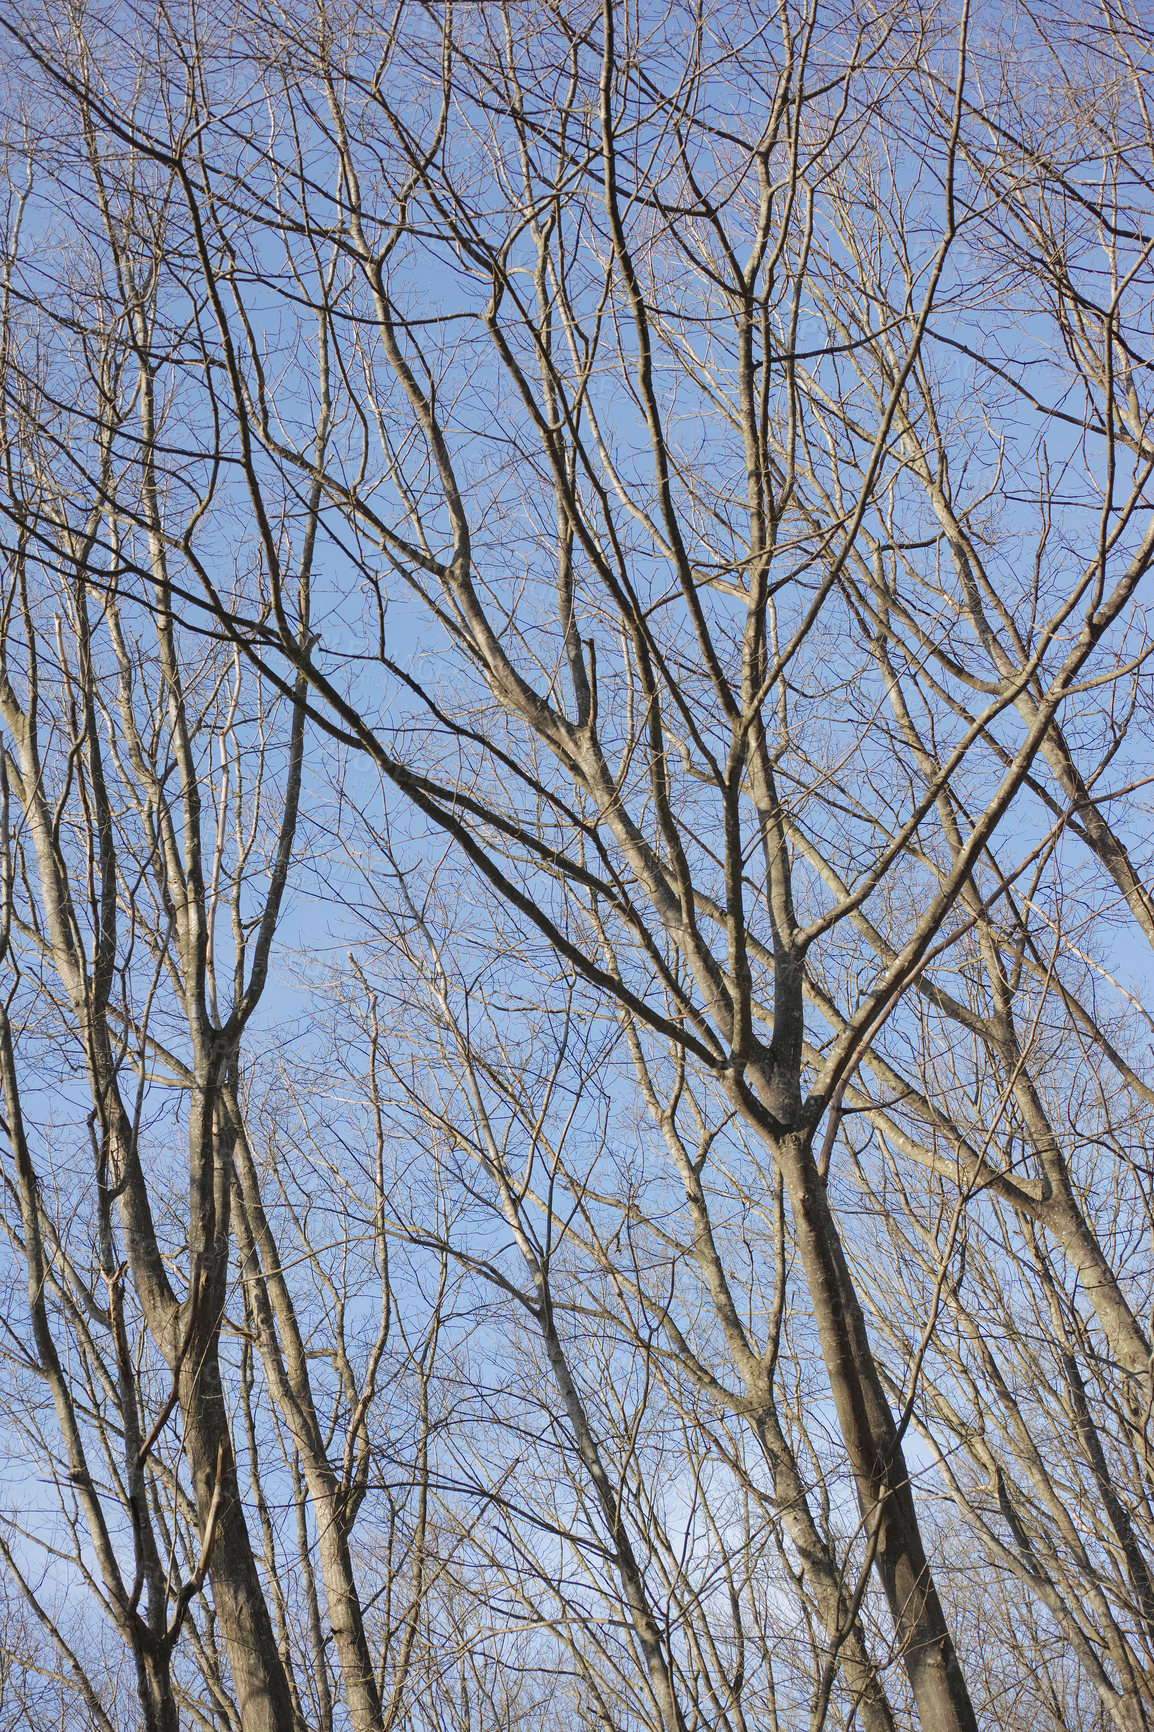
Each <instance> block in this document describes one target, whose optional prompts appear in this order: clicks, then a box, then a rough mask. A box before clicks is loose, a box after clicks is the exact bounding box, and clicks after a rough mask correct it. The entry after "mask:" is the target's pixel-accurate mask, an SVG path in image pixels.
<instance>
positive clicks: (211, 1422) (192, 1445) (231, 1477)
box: [180, 1340, 298, 1732]
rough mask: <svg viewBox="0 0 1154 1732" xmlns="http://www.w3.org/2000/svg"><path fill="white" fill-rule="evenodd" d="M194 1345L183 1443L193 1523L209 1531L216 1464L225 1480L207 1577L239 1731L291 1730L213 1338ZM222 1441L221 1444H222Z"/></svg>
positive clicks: (185, 1379) (184, 1379)
mask: <svg viewBox="0 0 1154 1732" xmlns="http://www.w3.org/2000/svg"><path fill="white" fill-rule="evenodd" d="M197 1345H199V1344H194V1351H191V1352H190V1353H189V1355H188V1358H187V1360H186V1365H187V1366H188V1367H189V1369H188V1370H187V1371H186V1372H184V1373H182V1376H181V1392H180V1394H181V1402H180V1405H181V1413H182V1417H183V1421H184V1441H185V1448H186V1450H187V1452H188V1460H189V1466H190V1468H191V1470H192V1475H193V1480H194V1483H195V1488H196V1516H197V1526H198V1528H199V1531H200V1534H201V1538H202V1540H203V1538H204V1535H205V1533H206V1531H207V1529H208V1524H209V1519H210V1512H211V1510H212V1503H213V1496H214V1494H215V1493H216V1482H217V1468H218V1463H221V1462H223V1464H224V1465H223V1475H224V1483H223V1486H222V1489H221V1494H220V1498H219V1507H218V1512H217V1520H216V1530H215V1535H214V1538H213V1543H212V1550H211V1553H210V1556H209V1565H208V1579H209V1582H210V1584H211V1586H212V1599H213V1605H214V1606H215V1608H216V1615H217V1619H218V1621H219V1625H220V1631H221V1635H222V1637H223V1639H224V1644H225V1649H226V1652H227V1654H228V1663H229V1667H230V1670H231V1672H232V1682H233V1688H234V1690H235V1692H236V1700H237V1706H238V1708H239V1709H240V1724H241V1729H242V1732H296V1729H297V1726H298V1721H297V1717H296V1713H295V1711H294V1708H293V1701H292V1694H291V1692H290V1690H289V1682H288V1675H287V1673H286V1672H285V1668H284V1663H283V1661H282V1659H281V1655H280V1651H279V1649H278V1648H277V1642H276V1635H275V1632H274V1630H273V1625H272V1618H271V1617H270V1615H269V1609H268V1603H267V1601H266V1599H265V1593H264V1587H263V1585H262V1583H261V1579H260V1574H259V1572H258V1570H257V1567H256V1559H255V1557H254V1556H253V1551H252V1545H251V1543H250V1541H249V1534H248V1527H247V1524H246V1522H245V1518H244V1510H243V1508H242V1506H241V1502H240V1496H239V1492H238V1489H237V1483H236V1474H235V1471H234V1468H233V1458H232V1444H231V1439H230V1437H229V1435H228V1426H227V1416H226V1413H225V1408H224V1401H223V1399H222V1396H221V1386H220V1373H219V1369H218V1364H217V1354H216V1344H215V1340H210V1341H209V1342H207V1343H205V1344H204V1346H203V1351H201V1352H196V1351H195V1347H196V1346H197ZM222 1440H223V1441H224V1450H223V1452H222V1450H221V1443H222Z"/></svg>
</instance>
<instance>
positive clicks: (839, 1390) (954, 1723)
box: [781, 1145, 978, 1732]
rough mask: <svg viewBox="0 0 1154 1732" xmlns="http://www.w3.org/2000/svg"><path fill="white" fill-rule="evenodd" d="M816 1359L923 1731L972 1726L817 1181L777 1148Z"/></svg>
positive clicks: (953, 1731) (890, 1422)
mask: <svg viewBox="0 0 1154 1732" xmlns="http://www.w3.org/2000/svg"><path fill="white" fill-rule="evenodd" d="M781 1160H782V1174H783V1177H784V1179H785V1184H786V1190H787V1191H788V1193H789V1198H790V1204H791V1207H792V1210H793V1217H794V1230H795V1232H796V1235H797V1246H798V1251H799V1253H800V1256H801V1262H802V1267H803V1269H804V1271H805V1276H806V1281H807V1283H808V1287H809V1293H810V1298H811V1300H812V1302H813V1308H814V1317H815V1321H816V1323H817V1331H818V1338H819V1340H820V1342H821V1350H822V1357H823V1359H824V1361H825V1366H826V1371H827V1373H828V1375H829V1380H830V1389H831V1392H832V1394H833V1398H834V1404H835V1406H836V1408H837V1415H838V1420H839V1423H840V1427H841V1433H842V1438H843V1440H844V1443H845V1447H846V1452H847V1454H848V1456H849V1461H850V1467H851V1469H852V1471H853V1475H854V1480H855V1482H856V1485H857V1492H858V1500H859V1504H860V1507H861V1512H862V1519H863V1522H864V1524H865V1528H866V1532H867V1533H869V1534H874V1533H876V1534H877V1546H876V1553H875V1568H876V1571H877V1575H878V1577H879V1580H880V1581H881V1584H882V1587H883V1589H884V1592H885V1596H886V1601H887V1603H888V1605H889V1609H890V1615H891V1617H892V1618H893V1621H894V1629H895V1633H896V1636H897V1645H898V1649H899V1652H900V1654H901V1657H902V1662H903V1664H904V1666H905V1670H906V1675H907V1677H908V1678H909V1681H910V1688H911V1689H912V1691H913V1694H914V1700H915V1702H916V1703H917V1709H918V1717H919V1719H920V1720H921V1723H922V1726H923V1728H924V1729H925V1732H977V1727H978V1722H977V1718H976V1716H975V1714H974V1709H973V1704H972V1703H971V1701H970V1697H969V1692H968V1691H967V1689H966V1682H965V1678H964V1677H963V1675H962V1669H961V1667H960V1666H959V1664H958V1660H957V1656H956V1654H955V1652H954V1645H953V1641H952V1640H951V1637H950V1633H949V1629H948V1627H947V1625H946V1620H945V1615H944V1613H943V1611H942V1607H941V1602H940V1600H939V1599H938V1594H937V1589H936V1588H935V1586H934V1582H933V1577H932V1576H931V1574H930V1568H929V1564H928V1562H927V1559H926V1554H925V1548H924V1546H923V1544H922V1537H921V1532H920V1529H919V1526H918V1518H917V1511H916V1509H915V1507H914V1499H913V1492H912V1489H911V1486H910V1481H909V1473H908V1470H907V1468H906V1463H905V1458H904V1455H903V1453H902V1449H901V1446H900V1443H899V1440H898V1436H897V1427H896V1425H895V1423H894V1417H893V1413H892V1412H891V1410H890V1405H889V1402H888V1400H887V1398H886V1394H885V1390H884V1388H883V1387H882V1382H881V1378H880V1376H879V1374H878V1370H877V1366H876V1364H875V1363H874V1358H873V1351H872V1349H871V1347H870V1343H869V1337H868V1335H867V1333H866V1327H865V1319H864V1317H863V1315H862V1310H861V1306H860V1304H859V1303H858V1299H857V1295H856V1293H855V1291H854V1286H853V1281H852V1278H851V1276H850V1272H849V1268H848V1266H847V1264H846V1260H845V1253H844V1251H843V1249H842V1244H841V1238H840V1235H839V1234H838V1230H837V1226H836V1223H835V1222H834V1219H833V1214H832V1212H831V1210H830V1207H829V1202H828V1199H827V1196H826V1189H825V1183H824V1181H823V1180H822V1178H821V1177H820V1175H819V1174H818V1171H817V1168H816V1167H815V1165H814V1163H813V1161H812V1160H811V1159H810V1157H809V1154H808V1153H807V1152H806V1151H805V1150H804V1149H798V1148H790V1147H789V1146H788V1145H787V1146H786V1147H784V1148H783V1149H782V1151H781Z"/></svg>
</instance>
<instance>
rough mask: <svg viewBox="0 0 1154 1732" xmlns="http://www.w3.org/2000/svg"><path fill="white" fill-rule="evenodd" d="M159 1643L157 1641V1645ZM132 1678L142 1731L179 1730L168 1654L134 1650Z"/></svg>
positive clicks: (161, 1731)
mask: <svg viewBox="0 0 1154 1732" xmlns="http://www.w3.org/2000/svg"><path fill="white" fill-rule="evenodd" d="M159 1647H160V1644H159V1643H158V1644H157V1649H159ZM136 1681H137V1693H138V1694H139V1696H140V1708H141V1717H142V1719H143V1722H144V1728H145V1732H180V1716H179V1714H178V1713H177V1708H176V1697H175V1696H174V1695H173V1693H172V1671H171V1664H170V1658H169V1655H168V1654H167V1653H166V1652H159V1651H153V1652H146V1651H144V1650H143V1649H141V1650H138V1652H137V1655H136Z"/></svg>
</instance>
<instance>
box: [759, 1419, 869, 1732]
mask: <svg viewBox="0 0 1154 1732" xmlns="http://www.w3.org/2000/svg"><path fill="white" fill-rule="evenodd" d="M755 1425H756V1429H757V1433H758V1438H759V1441H760V1443H761V1446H762V1450H763V1452H764V1454H765V1457H766V1460H767V1461H768V1463H769V1466H770V1471H771V1472H772V1474H773V1494H774V1497H775V1498H776V1500H777V1504H778V1507H779V1508H780V1510H781V1519H782V1524H783V1526H784V1527H785V1531H786V1532H787V1533H788V1535H789V1537H790V1539H791V1540H792V1542H793V1545H794V1549H795V1550H796V1552H797V1555H798V1557H799V1559H800V1560H801V1564H802V1568H803V1569H804V1571H805V1576H806V1586H807V1587H808V1589H809V1591H810V1593H811V1594H812V1595H813V1598H814V1600H815V1602H816V1604H817V1611H818V1616H819V1617H820V1619H821V1621H822V1624H823V1625H824V1627H825V1632H826V1635H827V1636H828V1637H829V1641H830V1652H831V1656H832V1655H833V1652H834V1648H835V1644H836V1645H837V1663H838V1665H839V1666H840V1669H841V1675H842V1681H843V1683H844V1684H845V1687H846V1690H847V1692H848V1693H849V1696H850V1698H851V1699H852V1701H853V1703H854V1706H855V1708H856V1711H857V1718H858V1720H859V1721H860V1722H861V1724H862V1726H863V1728H864V1732H894V1717H893V1713H892V1710H891V1709H890V1705H889V1702H888V1701H887V1700H886V1694H885V1691H884V1690H883V1689H882V1685H881V1680H880V1678H879V1677H878V1674H877V1671H876V1669H875V1668H874V1667H873V1666H872V1665H871V1664H870V1659H869V1654H868V1652H867V1651H866V1645H865V1640H864V1637H863V1635H862V1630H861V1624H860V1622H859V1620H858V1619H857V1618H851V1617H850V1616H849V1607H848V1600H847V1595H846V1592H845V1588H844V1584H843V1582H842V1580H841V1578H840V1576H839V1574H838V1571H837V1568H836V1566H835V1563H834V1560H833V1559H832V1558H831V1557H830V1554H829V1548H828V1547H827V1546H826V1544H825V1542H824V1540H823V1539H822V1537H821V1535H820V1533H819V1532H818V1530H817V1526H816V1524H815V1522H814V1519H813V1517H812V1515H811V1514H810V1510H809V1503H808V1498H807V1492H806V1487H805V1483H804V1481H803V1480H802V1477H801V1474H800V1473H799V1472H798V1469H797V1463H796V1462H795V1460H794V1458H793V1453H792V1451H791V1450H790V1448H789V1445H788V1443H787V1441H786V1439H785V1437H784V1436H783V1434H782V1431H781V1427H780V1425H779V1424H778V1421H777V1417H776V1415H775V1414H774V1413H773V1412H772V1410H771V1409H770V1408H769V1407H768V1406H767V1407H766V1409H765V1410H764V1411H763V1412H762V1413H761V1414H760V1415H759V1416H758V1418H757V1420H756V1421H755Z"/></svg>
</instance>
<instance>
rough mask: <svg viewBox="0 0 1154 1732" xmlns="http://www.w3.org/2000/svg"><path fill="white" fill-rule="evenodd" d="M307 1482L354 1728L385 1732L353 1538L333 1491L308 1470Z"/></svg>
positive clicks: (306, 1473) (329, 1608) (326, 1594)
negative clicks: (352, 1551) (351, 1544)
mask: <svg viewBox="0 0 1154 1732" xmlns="http://www.w3.org/2000/svg"><path fill="white" fill-rule="evenodd" d="M305 1477H306V1480H307V1481H308V1485H309V1495H310V1498H311V1500H312V1506H313V1510H314V1512H315V1514H316V1521H317V1546H318V1550H319V1552H320V1564H321V1579H322V1581H323V1582H324V1587H325V1599H326V1601H327V1603H328V1610H329V1623H330V1625H331V1626H332V1632H333V1645H334V1647H335V1648H336V1651H337V1660H338V1663H339V1665H340V1668H341V1682H342V1684H343V1685H344V1691H345V1702H346V1704H347V1706H348V1711H349V1724H350V1725H351V1726H352V1727H353V1729H354V1732H381V1727H382V1725H383V1717H382V1714H381V1697H380V1691H379V1690H378V1689H377V1678H376V1673H375V1671H374V1668H373V1662H372V1658H371V1656H370V1653H369V1644H368V1639H367V1638H366V1636H365V1625H364V1618H363V1615H362V1611H361V1601H360V1595H359V1594H358V1592H357V1585H356V1578H355V1576H354V1573H353V1562H352V1558H351V1556H350V1554H349V1541H348V1534H347V1533H346V1531H345V1526H344V1522H343V1519H342V1518H341V1516H340V1514H339V1512H338V1510H337V1508H336V1499H335V1497H334V1496H333V1494H332V1491H331V1488H330V1487H328V1486H326V1485H325V1484H324V1483H323V1482H322V1479H321V1476H320V1475H319V1474H318V1473H316V1472H315V1471H310V1467H309V1465H307V1464H306V1466H305Z"/></svg>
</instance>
